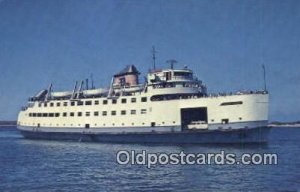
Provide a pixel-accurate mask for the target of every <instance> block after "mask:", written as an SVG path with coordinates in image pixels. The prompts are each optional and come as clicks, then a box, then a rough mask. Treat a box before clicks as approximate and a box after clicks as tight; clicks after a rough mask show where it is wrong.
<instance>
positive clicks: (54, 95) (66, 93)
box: [51, 91, 72, 98]
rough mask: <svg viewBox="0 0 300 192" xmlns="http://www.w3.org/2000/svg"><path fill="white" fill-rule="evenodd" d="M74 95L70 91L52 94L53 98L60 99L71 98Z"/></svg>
mask: <svg viewBox="0 0 300 192" xmlns="http://www.w3.org/2000/svg"><path fill="white" fill-rule="evenodd" d="M71 95H72V92H70V91H60V92H52V93H51V97H54V98H60V97H69V96H71Z"/></svg>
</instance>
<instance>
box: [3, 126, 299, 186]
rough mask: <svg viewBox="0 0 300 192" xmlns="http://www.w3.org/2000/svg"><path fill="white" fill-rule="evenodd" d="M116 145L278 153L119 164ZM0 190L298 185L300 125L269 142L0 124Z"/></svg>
mask: <svg viewBox="0 0 300 192" xmlns="http://www.w3.org/2000/svg"><path fill="white" fill-rule="evenodd" d="M119 150H128V151H131V150H135V151H137V152H141V151H142V150H147V152H151V153H163V152H167V153H171V152H173V153H178V152H180V151H184V152H185V153H210V152H220V150H224V151H225V152H226V153H235V154H242V153H276V154H277V155H278V164H277V165H169V164H168V165H156V166H154V167H152V168H150V169H148V168H147V167H146V166H144V165H119V164H117V162H116V153H117V151H119ZM0 191H22V192H23V191H300V128H274V129H272V130H271V133H270V142H269V143H268V144H267V145H250V146H249V145H234V146H232V145H226V146H222V145H217V146H214V145H209V146H203V145H170V146H165V145H149V144H148V145H142V144H130V145H129V144H101V143H81V142H63V141H33V140H27V139H24V138H23V137H22V136H21V135H20V133H19V132H18V131H17V130H16V129H14V128H0Z"/></svg>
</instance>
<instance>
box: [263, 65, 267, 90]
mask: <svg viewBox="0 0 300 192" xmlns="http://www.w3.org/2000/svg"><path fill="white" fill-rule="evenodd" d="M262 68H263V75H264V90H265V91H267V83H266V68H265V65H264V64H263V65H262Z"/></svg>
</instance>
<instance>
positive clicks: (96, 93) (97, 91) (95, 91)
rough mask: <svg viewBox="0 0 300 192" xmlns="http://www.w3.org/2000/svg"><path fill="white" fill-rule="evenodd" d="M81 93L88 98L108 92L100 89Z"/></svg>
mask: <svg viewBox="0 0 300 192" xmlns="http://www.w3.org/2000/svg"><path fill="white" fill-rule="evenodd" d="M82 93H83V95H84V96H86V97H89V96H95V95H103V94H107V93H108V90H107V89H102V88H99V89H90V90H83V91H82Z"/></svg>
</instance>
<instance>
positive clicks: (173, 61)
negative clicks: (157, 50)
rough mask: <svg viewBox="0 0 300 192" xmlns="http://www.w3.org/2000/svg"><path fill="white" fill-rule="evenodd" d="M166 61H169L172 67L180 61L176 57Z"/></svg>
mask: <svg viewBox="0 0 300 192" xmlns="http://www.w3.org/2000/svg"><path fill="white" fill-rule="evenodd" d="M166 62H167V63H170V67H171V69H173V68H174V64H175V63H178V62H177V61H176V60H175V59H170V60H167V61H166Z"/></svg>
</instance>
